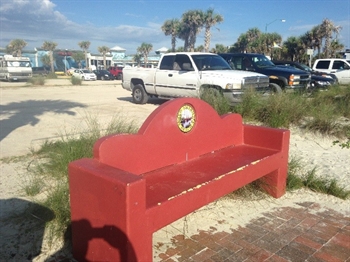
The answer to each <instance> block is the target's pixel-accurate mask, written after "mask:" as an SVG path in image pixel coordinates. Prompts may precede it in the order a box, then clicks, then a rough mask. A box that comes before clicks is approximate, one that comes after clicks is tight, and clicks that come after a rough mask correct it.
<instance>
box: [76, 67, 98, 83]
mask: <svg viewBox="0 0 350 262" xmlns="http://www.w3.org/2000/svg"><path fill="white" fill-rule="evenodd" d="M73 77H76V78H80V79H82V80H92V81H96V75H95V74H94V73H92V72H90V71H89V70H87V69H75V70H74V73H73Z"/></svg>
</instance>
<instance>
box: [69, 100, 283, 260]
mask: <svg viewBox="0 0 350 262" xmlns="http://www.w3.org/2000/svg"><path fill="white" fill-rule="evenodd" d="M288 149H289V131H288V130H282V129H273V128H267V127H260V126H252V125H246V124H242V119H241V116H240V115H238V114H227V115H225V116H219V115H218V114H217V113H216V111H214V110H213V108H212V107H211V106H209V105H208V104H207V103H205V102H203V101H202V100H199V99H195V98H181V99H175V100H171V101H168V102H166V103H164V104H163V105H161V106H159V107H158V108H157V109H156V110H155V111H154V112H153V113H152V114H151V115H150V116H149V117H148V118H147V120H146V121H145V122H144V124H143V125H142V126H141V128H140V130H139V132H138V133H137V134H125V135H111V136H107V137H103V138H101V139H99V140H98V141H97V142H96V144H95V146H94V150H93V153H94V157H93V159H80V160H77V161H74V162H72V163H70V165H69V186H70V201H71V219H72V240H73V255H74V257H75V258H76V259H77V260H78V261H146V262H150V261H152V234H153V233H154V232H155V231H157V230H159V229H161V228H162V227H164V226H166V225H168V224H170V223H172V222H173V221H175V220H177V219H179V218H181V217H183V216H185V215H187V214H189V213H191V212H192V211H194V210H196V209H198V208H200V207H202V206H204V205H206V204H208V203H210V202H212V201H214V200H216V199H218V198H220V197H221V196H224V195H225V194H227V193H230V192H232V191H234V190H236V189H238V188H240V187H243V186H245V185H247V184H249V183H251V182H253V181H255V180H259V181H260V183H259V184H260V185H261V187H262V188H263V189H264V190H266V191H267V192H268V193H269V194H270V195H271V196H273V197H276V198H278V197H280V196H282V195H283V194H284V192H285V186H286V177H287V165H288Z"/></svg>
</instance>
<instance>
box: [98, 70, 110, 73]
mask: <svg viewBox="0 0 350 262" xmlns="http://www.w3.org/2000/svg"><path fill="white" fill-rule="evenodd" d="M99 72H100V73H101V74H109V71H107V70H100V71H99Z"/></svg>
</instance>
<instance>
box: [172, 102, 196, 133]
mask: <svg viewBox="0 0 350 262" xmlns="http://www.w3.org/2000/svg"><path fill="white" fill-rule="evenodd" d="M195 123H196V112H195V111H194V108H193V107H192V106H191V105H190V104H185V105H183V106H182V107H181V108H180V110H179V112H178V113H177V126H178V127H179V128H180V130H181V131H182V132H184V133H187V132H190V131H191V130H192V128H193V126H194V124H195Z"/></svg>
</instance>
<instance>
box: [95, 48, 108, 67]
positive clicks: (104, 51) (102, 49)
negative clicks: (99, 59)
mask: <svg viewBox="0 0 350 262" xmlns="http://www.w3.org/2000/svg"><path fill="white" fill-rule="evenodd" d="M97 50H98V52H99V53H100V54H101V55H102V56H103V68H104V69H106V68H107V65H106V54H107V53H109V52H110V51H111V49H110V48H109V47H108V46H99V47H97Z"/></svg>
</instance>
